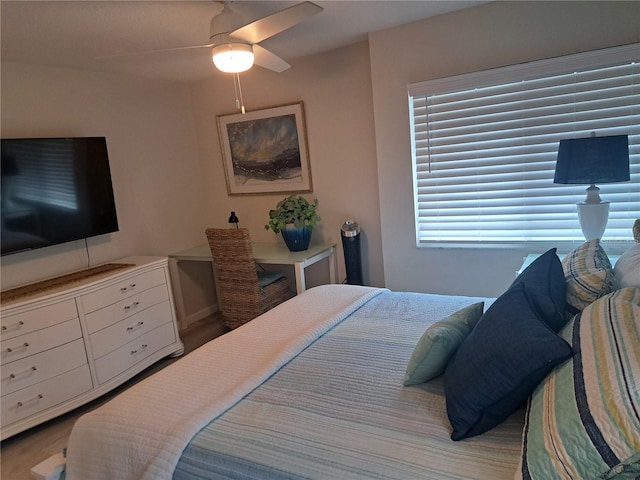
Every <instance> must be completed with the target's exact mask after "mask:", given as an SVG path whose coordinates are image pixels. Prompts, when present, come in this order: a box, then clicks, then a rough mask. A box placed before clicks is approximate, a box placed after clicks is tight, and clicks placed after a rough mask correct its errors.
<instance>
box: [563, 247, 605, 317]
mask: <svg viewBox="0 0 640 480" xmlns="http://www.w3.org/2000/svg"><path fill="white" fill-rule="evenodd" d="M562 269H563V270H564V278H565V280H566V282H567V310H568V311H569V313H572V314H576V313H578V312H579V311H581V310H583V309H584V308H585V307H586V306H587V305H589V304H590V303H592V302H594V301H595V300H597V299H598V298H600V297H601V296H603V295H606V294H607V293H611V292H613V291H614V290H615V289H616V288H617V282H616V279H615V275H614V273H613V267H612V266H611V262H610V261H609V257H607V253H606V252H605V251H604V249H603V248H602V245H600V240H598V239H593V240H589V241H588V242H585V243H583V244H582V245H580V246H579V247H578V248H576V249H575V250H573V251H572V252H571V253H569V254H568V255H567V256H566V257H564V258H563V259H562Z"/></svg>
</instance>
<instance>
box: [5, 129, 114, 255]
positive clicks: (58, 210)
mask: <svg viewBox="0 0 640 480" xmlns="http://www.w3.org/2000/svg"><path fill="white" fill-rule="evenodd" d="M1 153H2V164H1V166H2V172H1V179H2V185H1V190H0V195H1V203H0V213H1V216H2V232H1V236H0V240H1V243H2V255H7V254H10V253H17V252H23V251H27V250H33V249H36V248H42V247H47V246H50V245H56V244H60V243H66V242H70V241H73V240H80V239H83V238H88V237H93V236H96V235H103V234H105V233H110V232H115V231H117V230H118V219H117V217H116V205H115V201H114V197H113V187H112V184H111V171H110V169H109V157H108V154H107V142H106V139H105V138H104V137H78V138H20V139H2V145H1Z"/></svg>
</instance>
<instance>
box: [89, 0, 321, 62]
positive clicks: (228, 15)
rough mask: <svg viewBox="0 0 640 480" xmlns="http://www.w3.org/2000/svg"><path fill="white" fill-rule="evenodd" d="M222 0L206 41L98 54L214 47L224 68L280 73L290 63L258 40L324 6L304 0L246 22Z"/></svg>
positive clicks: (302, 19)
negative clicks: (304, 0)
mask: <svg viewBox="0 0 640 480" xmlns="http://www.w3.org/2000/svg"><path fill="white" fill-rule="evenodd" d="M220 3H222V11H221V12H220V13H219V14H217V15H215V16H214V17H213V18H212V19H211V24H210V27H209V40H210V42H209V43H207V44H205V45H192V46H186V47H175V48H164V49H160V50H151V51H145V52H137V53H125V54H116V55H107V56H103V57H98V58H113V57H121V56H131V55H144V54H149V53H161V52H171V51H178V50H191V49H196V48H211V56H212V59H213V63H214V65H215V66H216V67H217V68H218V70H220V71H222V72H227V73H235V74H237V73H240V72H244V71H246V70H249V69H250V68H251V67H252V66H253V65H254V64H255V65H259V66H261V67H264V68H266V69H268V70H272V71H274V72H278V73H279V72H282V71H284V70H286V69H288V68H289V67H290V66H291V65H289V64H288V63H287V62H285V61H284V60H283V59H282V58H280V57H278V56H277V55H276V54H274V53H272V52H270V51H269V50H267V49H266V48H264V47H262V46H260V45H258V44H259V43H260V42H261V41H263V40H266V39H267V38H269V37H272V36H274V35H277V34H278V33H281V32H283V31H285V30H287V29H289V28H291V27H293V26H295V25H297V24H298V23H300V22H303V21H304V20H306V19H307V18H309V17H312V16H313V15H315V14H317V13H320V12H321V11H322V10H323V8H322V7H320V6H318V5H316V4H314V3H312V2H302V3H298V4H296V5H293V6H291V7H288V8H285V9H284V10H280V11H278V12H275V13H272V14H271V15H267V16H266V17H262V18H259V19H258V20H255V21H253V22H250V23H247V24H243V18H242V16H241V15H239V14H238V13H236V12H235V11H233V10H232V9H231V7H230V5H229V2H220Z"/></svg>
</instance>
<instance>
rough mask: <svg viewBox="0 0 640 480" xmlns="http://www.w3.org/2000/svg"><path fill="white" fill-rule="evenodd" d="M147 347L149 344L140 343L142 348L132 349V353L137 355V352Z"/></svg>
mask: <svg viewBox="0 0 640 480" xmlns="http://www.w3.org/2000/svg"><path fill="white" fill-rule="evenodd" d="M145 348H147V344H146V343H143V344H142V345H140V348H138V349H136V350H131V355H135V354H136V353H138V352H139V351H141V350H144V349H145Z"/></svg>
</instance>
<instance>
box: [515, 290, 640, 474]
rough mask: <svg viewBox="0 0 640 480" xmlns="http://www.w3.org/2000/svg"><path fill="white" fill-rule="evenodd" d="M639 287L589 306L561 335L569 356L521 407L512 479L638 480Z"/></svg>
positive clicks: (639, 398)
mask: <svg viewBox="0 0 640 480" xmlns="http://www.w3.org/2000/svg"><path fill="white" fill-rule="evenodd" d="M639 333H640V288H633V287H630V288H623V289H621V290H618V291H616V292H614V293H612V294H609V295H607V296H605V297H603V298H601V299H599V300H598V301H596V302H594V303H593V304H591V305H589V306H588V307H587V308H585V309H584V311H583V312H582V313H581V314H580V315H576V316H575V317H574V319H573V320H572V321H571V322H569V324H567V325H566V326H565V327H564V328H563V329H562V331H561V332H560V334H561V335H562V336H563V337H564V338H565V339H566V340H570V341H571V342H572V346H573V349H574V351H575V352H576V354H575V356H574V357H573V358H572V359H571V360H569V361H568V362H566V363H564V364H562V365H561V366H559V367H557V368H556V369H555V370H554V371H552V372H551V373H550V374H549V375H548V376H547V378H546V379H545V381H544V382H543V383H541V384H540V385H539V386H538V387H537V389H536V390H535V391H534V393H533V394H532V396H531V399H530V401H529V405H528V407H527V416H526V424H525V429H524V436H523V444H522V459H521V463H520V468H519V469H518V472H517V473H516V476H515V478H516V479H533V480H536V479H544V480H550V479H577V478H581V479H613V478H617V479H618V478H619V479H623V478H628V479H630V478H637V477H636V476H637V475H640V338H639Z"/></svg>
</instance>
